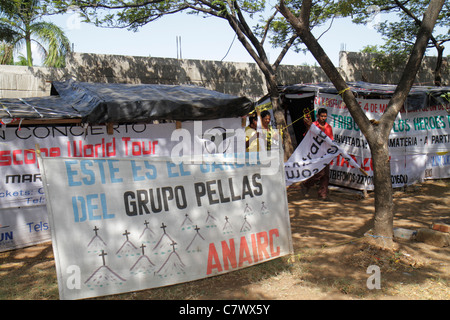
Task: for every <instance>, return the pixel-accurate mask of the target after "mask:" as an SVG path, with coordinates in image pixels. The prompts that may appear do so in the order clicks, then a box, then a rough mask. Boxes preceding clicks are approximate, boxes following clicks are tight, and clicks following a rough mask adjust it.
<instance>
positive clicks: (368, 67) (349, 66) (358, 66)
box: [339, 51, 450, 86]
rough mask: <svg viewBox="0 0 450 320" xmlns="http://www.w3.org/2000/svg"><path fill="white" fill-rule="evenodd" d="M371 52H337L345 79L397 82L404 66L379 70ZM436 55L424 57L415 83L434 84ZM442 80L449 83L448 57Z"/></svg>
mask: <svg viewBox="0 0 450 320" xmlns="http://www.w3.org/2000/svg"><path fill="white" fill-rule="evenodd" d="M373 58H374V56H373V55H371V54H365V53H359V52H345V51H341V52H340V53H339V67H340V68H341V71H342V72H343V73H342V74H343V75H344V77H345V78H346V79H347V81H365V82H371V83H384V84H397V83H398V82H399V81H400V77H401V75H402V73H403V69H404V66H399V67H398V69H397V70H395V71H394V72H381V71H380V70H379V69H378V68H377V67H375V66H374V65H373V62H372V59H373ZM435 66H436V57H424V59H423V62H422V66H421V68H420V69H419V72H418V74H417V76H416V80H415V84H416V85H424V86H433V85H434V68H435ZM442 69H443V72H442V80H443V82H444V84H445V85H450V66H449V61H448V59H444V62H443V68H442Z"/></svg>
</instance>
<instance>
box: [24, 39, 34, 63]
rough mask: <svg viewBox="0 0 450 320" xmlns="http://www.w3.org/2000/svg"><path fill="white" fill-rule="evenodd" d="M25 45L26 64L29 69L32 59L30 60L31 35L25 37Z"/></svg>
mask: <svg viewBox="0 0 450 320" xmlns="http://www.w3.org/2000/svg"><path fill="white" fill-rule="evenodd" d="M25 43H26V47H27V64H28V66H29V67H32V66H33V58H32V52H31V35H30V34H29V33H27V34H26V36H25Z"/></svg>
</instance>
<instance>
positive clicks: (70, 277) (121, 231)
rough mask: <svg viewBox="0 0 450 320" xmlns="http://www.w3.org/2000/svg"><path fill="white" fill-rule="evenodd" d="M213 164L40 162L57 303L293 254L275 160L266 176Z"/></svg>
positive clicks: (242, 166) (254, 167)
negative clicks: (58, 292) (57, 287)
mask: <svg viewBox="0 0 450 320" xmlns="http://www.w3.org/2000/svg"><path fill="white" fill-rule="evenodd" d="M276 156H277V157H279V155H278V154H277V155H276ZM216 160H217V158H215V161H214V162H208V161H204V162H202V163H200V164H198V163H195V164H193V163H190V162H189V161H183V162H179V163H174V162H172V161H171V159H170V158H168V157H167V158H165V157H155V158H152V159H142V158H132V159H130V158H126V159H121V158H119V159H110V158H98V159H91V158H76V159H74V158H51V157H43V158H42V159H41V164H40V168H41V171H42V176H43V179H44V182H45V183H44V186H45V189H46V196H47V207H48V211H49V221H50V224H51V231H52V239H53V247H54V252H55V261H56V269H57V274H58V285H59V291H60V298H61V299H82V298H87V297H94V296H103V295H109V294H116V293H121V292H129V291H136V290H142V289H148V288H154V287H160V286H165V285H170V284H175V283H180V282H185V281H191V280H196V279H200V278H205V277H208V276H212V275H218V274H222V273H225V272H229V271H233V270H236V269H239V268H244V267H248V266H252V265H254V264H256V263H261V262H264V261H268V260H271V259H274V258H278V257H281V256H283V255H286V254H289V253H290V252H292V241H291V234H290V227H289V215H288V206H287V198H286V189H285V181H284V172H283V170H282V167H281V161H280V162H277V163H280V168H279V170H275V172H273V174H268V173H267V172H264V171H263V170H262V167H261V165H259V164H254V163H251V164H250V163H241V162H239V163H238V162H233V161H230V159H229V158H227V159H226V161H225V160H224V161H222V162H217V161H216Z"/></svg>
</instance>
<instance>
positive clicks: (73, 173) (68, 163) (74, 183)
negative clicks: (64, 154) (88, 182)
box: [65, 160, 81, 187]
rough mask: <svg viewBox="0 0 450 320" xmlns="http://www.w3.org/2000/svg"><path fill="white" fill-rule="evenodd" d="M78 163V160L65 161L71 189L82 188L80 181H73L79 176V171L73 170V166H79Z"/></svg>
mask: <svg viewBox="0 0 450 320" xmlns="http://www.w3.org/2000/svg"><path fill="white" fill-rule="evenodd" d="M77 163H78V161H77V160H66V161H65V165H66V172H67V180H68V181H69V186H70V187H73V186H81V182H80V181H74V179H73V177H74V176H76V175H78V171H75V170H72V168H71V166H72V165H74V164H77Z"/></svg>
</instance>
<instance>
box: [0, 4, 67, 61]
mask: <svg viewBox="0 0 450 320" xmlns="http://www.w3.org/2000/svg"><path fill="white" fill-rule="evenodd" d="M44 14H45V12H44V10H42V8H41V7H40V1H39V0H12V1H0V40H2V41H5V42H6V43H8V44H9V45H11V46H12V47H13V48H14V49H15V50H16V51H17V50H19V49H21V48H22V47H23V46H25V48H26V56H27V65H28V66H32V65H33V56H32V50H31V44H32V43H35V44H36V45H37V48H38V50H39V51H40V52H41V54H42V55H43V57H44V65H46V66H49V67H62V66H64V64H65V55H66V53H67V52H70V42H69V40H68V39H67V37H66V36H65V35H64V32H63V30H62V29H61V28H59V27H58V26H56V25H55V24H53V23H50V22H46V21H42V16H43V15H44Z"/></svg>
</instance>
